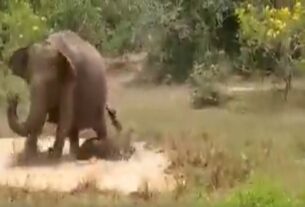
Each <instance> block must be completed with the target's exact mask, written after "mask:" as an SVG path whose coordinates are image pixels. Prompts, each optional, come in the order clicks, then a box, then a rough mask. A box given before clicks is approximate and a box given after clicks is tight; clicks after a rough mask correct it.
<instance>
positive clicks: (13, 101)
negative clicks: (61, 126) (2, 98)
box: [7, 87, 47, 137]
mask: <svg viewBox="0 0 305 207" xmlns="http://www.w3.org/2000/svg"><path fill="white" fill-rule="evenodd" d="M44 94H45V93H44V91H43V90H40V88H39V87H32V88H31V104H30V111H29V115H28V117H27V119H26V121H25V122H20V120H19V118H18V115H17V105H18V97H14V98H9V99H8V108H7V119H8V123H9V127H10V128H11V130H13V131H14V132H15V133H17V134H18V135H20V136H24V137H28V136H29V135H32V136H37V135H38V134H40V133H41V131H42V127H43V125H44V123H45V120H46V116H47V112H46V105H45V104H46V103H45V97H44Z"/></svg>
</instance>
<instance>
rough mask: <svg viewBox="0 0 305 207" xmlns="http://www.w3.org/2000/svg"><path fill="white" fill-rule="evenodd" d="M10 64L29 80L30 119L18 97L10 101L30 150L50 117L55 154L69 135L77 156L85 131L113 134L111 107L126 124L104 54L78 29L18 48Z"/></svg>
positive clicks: (11, 115)
mask: <svg viewBox="0 0 305 207" xmlns="http://www.w3.org/2000/svg"><path fill="white" fill-rule="evenodd" d="M8 66H9V68H10V69H11V71H12V73H13V75H16V76H19V77H21V78H22V79H24V80H25V81H26V82H27V84H28V85H29V90H30V108H29V114H28V116H27V118H26V120H25V121H24V122H20V120H19V118H18V115H17V106H18V99H17V98H16V96H10V97H8V100H7V101H8V107H7V118H8V123H9V127H10V128H11V130H12V131H14V132H15V133H17V134H18V135H20V136H23V137H27V139H26V142H25V152H26V154H29V155H31V156H32V155H35V154H36V153H37V137H38V136H39V135H40V134H41V132H42V128H43V126H44V124H45V122H49V123H53V124H56V135H55V141H54V143H53V146H52V147H50V148H49V156H50V158H53V159H59V158H60V157H61V156H62V151H63V146H64V140H65V138H66V137H69V141H70V154H72V155H75V156H76V155H77V152H78V150H79V131H80V130H83V129H87V128H90V129H93V130H94V131H95V133H96V134H97V137H98V138H99V139H101V140H104V139H107V136H108V135H107V126H106V118H105V116H106V115H105V114H106V113H105V112H106V111H107V112H108V115H109V116H110V119H111V121H112V124H113V125H114V126H115V127H116V129H117V130H118V131H120V130H121V129H122V127H121V124H120V122H119V121H118V120H117V117H116V113H115V110H114V109H112V108H111V107H110V106H109V105H108V104H107V97H108V90H107V83H106V77H105V63H104V59H103V57H102V55H101V54H100V53H99V52H98V50H97V49H96V48H95V47H94V46H93V45H91V44H90V43H89V42H87V41H86V40H84V39H83V38H82V37H80V36H79V35H78V34H76V33H75V32H73V31H70V30H63V31H59V32H55V33H52V34H50V35H49V36H48V37H46V38H45V39H43V40H41V41H39V42H35V43H32V44H29V45H28V46H26V47H23V48H20V49H18V50H16V51H15V52H14V53H13V54H12V56H11V57H10V59H9V61H8Z"/></svg>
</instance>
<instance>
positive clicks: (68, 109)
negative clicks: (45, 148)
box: [50, 82, 74, 159]
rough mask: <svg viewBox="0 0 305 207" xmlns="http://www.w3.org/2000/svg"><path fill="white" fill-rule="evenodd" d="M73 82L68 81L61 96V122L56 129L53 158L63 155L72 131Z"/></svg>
mask: <svg viewBox="0 0 305 207" xmlns="http://www.w3.org/2000/svg"><path fill="white" fill-rule="evenodd" d="M73 90H74V84H73V82H67V83H65V84H64V85H63V87H62V91H61V96H60V100H61V101H60V107H59V122H58V126H57V129H56V138H55V142H54V144H53V149H51V151H50V153H51V154H50V156H51V158H53V159H59V158H60V157H61V155H62V150H63V147H64V142H65V138H66V137H67V136H68V135H69V133H70V132H71V126H72V121H73V108H74V107H73V106H74V104H73Z"/></svg>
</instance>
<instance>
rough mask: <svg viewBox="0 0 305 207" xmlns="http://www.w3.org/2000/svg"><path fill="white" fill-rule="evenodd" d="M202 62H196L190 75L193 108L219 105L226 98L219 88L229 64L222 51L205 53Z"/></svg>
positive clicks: (226, 74)
mask: <svg viewBox="0 0 305 207" xmlns="http://www.w3.org/2000/svg"><path fill="white" fill-rule="evenodd" d="M205 59H206V60H207V61H205V62H203V63H196V64H195V65H194V68H193V72H192V73H191V75H190V79H189V80H190V83H191V85H192V87H193V91H192V94H191V105H192V107H193V108H195V109H200V108H203V107H205V106H219V105H221V104H223V103H225V102H226V101H227V100H228V98H229V97H228V96H227V94H225V93H224V91H223V90H222V89H221V88H220V82H224V81H225V80H226V78H227V77H228V73H230V65H229V64H228V61H227V60H226V57H225V55H224V51H220V52H219V53H216V52H214V53H206V57H205Z"/></svg>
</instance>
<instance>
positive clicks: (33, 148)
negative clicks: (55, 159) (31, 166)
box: [25, 134, 38, 159]
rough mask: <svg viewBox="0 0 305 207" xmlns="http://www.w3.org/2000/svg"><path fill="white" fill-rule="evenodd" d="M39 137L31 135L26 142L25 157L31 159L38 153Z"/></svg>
mask: <svg viewBox="0 0 305 207" xmlns="http://www.w3.org/2000/svg"><path fill="white" fill-rule="evenodd" d="M37 137H38V136H37V135H34V134H32V135H29V136H28V137H27V139H26V141H25V157H26V158H27V159H30V158H32V157H35V156H36V155H37V153H38V148H37Z"/></svg>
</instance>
